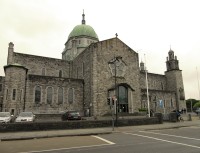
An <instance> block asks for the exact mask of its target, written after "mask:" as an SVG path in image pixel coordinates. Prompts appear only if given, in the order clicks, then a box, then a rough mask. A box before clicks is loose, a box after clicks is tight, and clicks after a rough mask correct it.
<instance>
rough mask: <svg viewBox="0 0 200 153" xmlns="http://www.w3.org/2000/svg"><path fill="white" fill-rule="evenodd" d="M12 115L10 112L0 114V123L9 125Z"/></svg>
mask: <svg viewBox="0 0 200 153" xmlns="http://www.w3.org/2000/svg"><path fill="white" fill-rule="evenodd" d="M12 117H13V115H11V114H10V112H0V123H10V122H11V121H12Z"/></svg>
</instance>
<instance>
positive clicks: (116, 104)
mask: <svg viewBox="0 0 200 153" xmlns="http://www.w3.org/2000/svg"><path fill="white" fill-rule="evenodd" d="M114 59H115V60H114V64H115V98H116V97H117V78H116V75H117V70H116V61H117V60H118V59H117V57H115V58H114ZM115 104H116V123H115V125H116V126H117V115H118V114H117V113H118V102H117V100H115Z"/></svg>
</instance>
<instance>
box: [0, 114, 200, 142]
mask: <svg viewBox="0 0 200 153" xmlns="http://www.w3.org/2000/svg"><path fill="white" fill-rule="evenodd" d="M184 120H185V121H184V122H175V123H171V122H164V123H163V124H153V125H141V126H124V127H115V128H114V131H113V128H112V127H105V128H92V129H74V130H51V131H32V132H6V133H0V140H1V141H9V140H25V139H34V138H50V137H64V136H83V135H98V134H110V133H113V132H124V131H126V132H127V131H132V132H137V131H144V130H161V129H169V128H180V127H189V126H200V119H199V117H198V116H192V121H187V118H186V116H185V117H184Z"/></svg>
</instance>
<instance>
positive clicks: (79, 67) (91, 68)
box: [72, 38, 140, 116]
mask: <svg viewBox="0 0 200 153" xmlns="http://www.w3.org/2000/svg"><path fill="white" fill-rule="evenodd" d="M114 56H115V57H116V56H120V57H122V61H123V62H125V65H126V72H125V75H124V76H123V77H118V76H117V77H116V80H117V82H116V83H117V84H122V83H126V84H128V85H129V86H130V87H131V89H133V90H131V91H130V92H129V94H130V96H129V97H130V99H129V103H130V105H129V107H131V108H130V113H131V111H132V112H133V111H138V107H139V106H140V104H139V103H140V88H139V63H138V54H137V53H136V52H134V51H133V50H132V49H131V48H129V47H128V46H127V45H125V44H124V43H123V42H122V41H121V40H119V39H118V38H117V39H116V38H113V39H109V40H105V41H101V42H98V43H94V44H91V45H90V46H89V47H88V48H87V49H86V50H85V51H83V52H82V53H81V54H80V55H79V56H78V57H77V58H76V59H75V60H74V61H73V70H74V71H73V72H74V73H73V75H72V76H73V77H83V79H84V83H85V84H84V85H85V87H84V88H85V93H84V97H85V103H86V105H87V107H89V108H91V109H90V110H91V111H92V114H93V115H97V116H101V115H103V114H106V113H107V112H108V111H110V107H109V106H108V105H107V97H108V90H109V89H111V88H113V86H114V84H115V77H113V76H112V73H111V70H110V67H109V64H108V63H109V61H110V60H112V59H113V58H114ZM83 61H84V62H83ZM133 61H134V62H133ZM76 72H80V73H76ZM81 72H82V73H83V74H81ZM129 90H130V89H129ZM131 97H132V98H131Z"/></svg>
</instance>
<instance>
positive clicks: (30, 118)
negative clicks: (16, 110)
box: [15, 112, 35, 122]
mask: <svg viewBox="0 0 200 153" xmlns="http://www.w3.org/2000/svg"><path fill="white" fill-rule="evenodd" d="M34 121H35V115H34V114H33V112H21V113H20V114H19V116H18V117H17V118H16V120H15V122H34Z"/></svg>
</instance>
